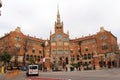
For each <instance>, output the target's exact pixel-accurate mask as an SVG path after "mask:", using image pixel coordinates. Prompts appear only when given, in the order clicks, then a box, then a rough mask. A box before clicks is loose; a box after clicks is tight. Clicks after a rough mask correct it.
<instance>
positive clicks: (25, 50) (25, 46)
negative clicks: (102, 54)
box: [23, 39, 28, 66]
mask: <svg viewBox="0 0 120 80" xmlns="http://www.w3.org/2000/svg"><path fill="white" fill-rule="evenodd" d="M27 44H28V39H26V40H25V43H24V47H23V48H24V54H23V65H24V66H25V65H26V60H25V59H26V52H27Z"/></svg>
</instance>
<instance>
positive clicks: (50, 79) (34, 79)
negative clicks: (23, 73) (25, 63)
mask: <svg viewBox="0 0 120 80" xmlns="http://www.w3.org/2000/svg"><path fill="white" fill-rule="evenodd" d="M25 80H64V79H60V78H59V79H58V78H40V77H26V78H25ZM70 80H71V79H70Z"/></svg>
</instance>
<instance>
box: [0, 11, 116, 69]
mask: <svg viewBox="0 0 120 80" xmlns="http://www.w3.org/2000/svg"><path fill="white" fill-rule="evenodd" d="M54 30H55V31H54V33H52V31H51V32H50V39H48V40H43V39H39V38H36V37H31V36H29V35H24V34H23V33H22V32H21V29H20V27H17V28H16V29H15V30H14V31H11V32H10V33H7V34H5V36H3V37H1V38H0V52H1V53H2V52H3V51H5V50H6V51H8V53H10V54H11V55H13V57H12V59H11V63H15V62H17V63H18V64H32V63H36V64H39V65H41V66H42V67H44V68H46V69H47V70H50V69H53V70H56V69H57V70H65V68H66V67H68V68H69V67H70V65H71V64H76V65H77V67H78V68H79V69H84V70H87V69H94V68H96V69H100V68H103V67H106V66H109V67H111V66H112V67H115V66H117V63H118V58H117V57H116V55H117V51H118V45H117V37H115V36H114V35H113V34H112V33H111V32H110V31H107V30H105V29H104V27H101V28H100V31H98V32H97V33H96V34H94V35H89V36H83V37H80V38H76V39H70V38H69V32H67V33H64V25H63V22H62V21H61V19H60V14H59V10H58V12H57V20H56V21H55V26H54ZM42 67H41V68H42Z"/></svg>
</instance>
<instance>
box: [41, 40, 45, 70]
mask: <svg viewBox="0 0 120 80" xmlns="http://www.w3.org/2000/svg"><path fill="white" fill-rule="evenodd" d="M41 46H42V48H43V51H42V52H43V60H42V61H43V65H42V67H43V68H42V69H43V71H44V68H45V65H44V63H45V55H44V48H45V43H44V42H43V43H41Z"/></svg>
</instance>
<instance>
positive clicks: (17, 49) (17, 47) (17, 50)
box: [15, 44, 20, 66]
mask: <svg viewBox="0 0 120 80" xmlns="http://www.w3.org/2000/svg"><path fill="white" fill-rule="evenodd" d="M19 51H20V45H19V44H16V45H15V66H17V64H18V63H17V62H18V54H17V53H18V52H19Z"/></svg>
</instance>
